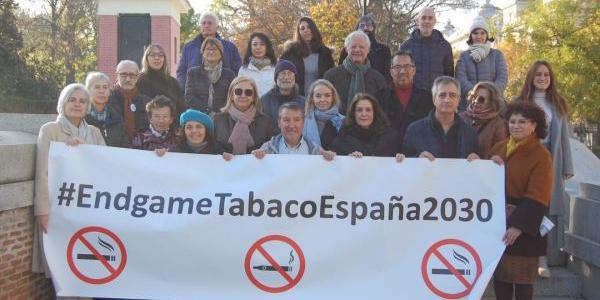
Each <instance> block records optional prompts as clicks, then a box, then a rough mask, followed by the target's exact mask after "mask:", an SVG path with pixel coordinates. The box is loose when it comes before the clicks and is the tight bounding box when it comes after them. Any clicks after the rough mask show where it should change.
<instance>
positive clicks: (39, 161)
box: [31, 116, 105, 277]
mask: <svg viewBox="0 0 600 300" xmlns="http://www.w3.org/2000/svg"><path fill="white" fill-rule="evenodd" d="M74 137H79V138H81V139H83V140H84V141H85V143H86V144H92V145H105V143H104V138H102V133H101V132H100V130H99V129H98V128H96V127H94V126H91V125H87V123H85V121H83V122H82V124H81V125H80V126H79V128H77V127H75V126H73V125H71V124H70V123H68V121H67V120H66V119H65V118H64V117H60V116H59V117H58V119H57V120H56V121H54V122H48V123H46V124H44V125H43V126H42V128H40V133H39V135H38V140H37V154H36V169H35V194H34V199H33V211H34V215H35V216H40V215H47V214H50V196H49V193H48V152H49V150H50V142H52V141H55V142H66V141H68V140H69V139H72V138H74ZM33 234H34V238H33V254H32V265H31V270H32V271H33V272H36V273H46V276H47V277H50V271H49V269H48V265H47V263H46V259H45V257H44V250H43V247H42V229H41V227H40V226H39V224H38V223H37V222H34V231H33Z"/></svg>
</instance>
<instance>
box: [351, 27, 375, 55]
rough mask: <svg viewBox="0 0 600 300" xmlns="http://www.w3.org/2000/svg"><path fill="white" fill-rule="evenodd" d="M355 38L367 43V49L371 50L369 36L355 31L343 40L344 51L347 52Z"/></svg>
mask: <svg viewBox="0 0 600 300" xmlns="http://www.w3.org/2000/svg"><path fill="white" fill-rule="evenodd" d="M357 37H361V38H363V39H364V40H365V41H366V42H367V45H368V48H371V40H369V36H368V35H367V34H366V33H364V32H362V31H360V30H356V31H352V32H350V34H349V35H348V36H347V37H346V39H344V47H345V48H346V51H348V48H349V47H350V43H352V40H353V39H355V38H357Z"/></svg>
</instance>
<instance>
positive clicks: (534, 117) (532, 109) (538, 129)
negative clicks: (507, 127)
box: [505, 101, 548, 139]
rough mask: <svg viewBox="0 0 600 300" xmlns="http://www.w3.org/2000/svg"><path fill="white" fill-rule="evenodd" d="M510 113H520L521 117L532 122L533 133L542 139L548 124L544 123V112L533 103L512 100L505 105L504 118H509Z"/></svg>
mask: <svg viewBox="0 0 600 300" xmlns="http://www.w3.org/2000/svg"><path fill="white" fill-rule="evenodd" d="M512 115H521V116H523V118H525V119H527V120H529V121H531V122H534V123H535V124H536V126H535V132H534V133H535V135H536V136H537V137H538V138H539V139H543V138H545V137H546V135H547V134H548V124H547V123H546V113H545V112H544V111H543V110H542V109H541V108H540V107H539V106H537V105H536V104H535V103H532V102H525V101H513V102H512V103H511V104H509V105H508V106H507V107H506V112H505V119H506V120H510V117H511V116H512Z"/></svg>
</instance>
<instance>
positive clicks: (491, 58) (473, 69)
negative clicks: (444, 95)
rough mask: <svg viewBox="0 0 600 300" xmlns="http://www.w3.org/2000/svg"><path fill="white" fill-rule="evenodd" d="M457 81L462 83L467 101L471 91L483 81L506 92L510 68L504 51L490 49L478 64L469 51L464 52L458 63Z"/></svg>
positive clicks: (462, 89) (461, 87)
mask: <svg viewBox="0 0 600 300" xmlns="http://www.w3.org/2000/svg"><path fill="white" fill-rule="evenodd" d="M456 79H457V80H458V82H460V90H461V93H462V97H463V99H466V98H467V94H468V93H469V91H470V90H471V89H473V87H474V86H475V84H477V83H478V82H481V81H491V82H493V83H494V84H495V85H496V86H497V87H498V89H500V91H502V92H504V89H505V88H506V83H507V82H508V67H507V65H506V60H505V59H504V54H502V51H499V50H496V49H490V53H489V54H488V56H487V57H486V58H485V59H484V60H482V61H481V62H479V63H476V62H475V60H473V58H472V57H471V55H470V52H469V50H466V51H463V52H462V53H461V54H460V57H459V58H458V62H456Z"/></svg>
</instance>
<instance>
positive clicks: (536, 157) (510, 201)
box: [488, 101, 552, 300]
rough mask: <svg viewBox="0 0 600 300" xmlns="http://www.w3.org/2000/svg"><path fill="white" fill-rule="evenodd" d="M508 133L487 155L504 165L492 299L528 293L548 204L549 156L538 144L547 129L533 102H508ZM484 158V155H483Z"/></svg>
mask: <svg viewBox="0 0 600 300" xmlns="http://www.w3.org/2000/svg"><path fill="white" fill-rule="evenodd" d="M506 117H507V119H508V131H509V132H510V137H509V138H508V139H506V140H504V141H502V142H500V143H498V144H496V145H495V146H494V147H493V148H492V149H491V150H490V154H489V156H491V159H492V160H493V161H494V162H496V163H498V164H500V165H502V164H504V165H505V173H504V174H505V183H506V184H505V189H506V191H505V194H506V227H507V230H506V232H505V234H504V237H503V241H504V243H505V244H506V246H507V247H506V250H504V254H503V255H502V258H501V259H500V262H499V263H498V267H496V271H495V273H494V291H495V292H496V299H498V300H512V299H513V295H514V297H516V299H520V300H527V299H532V297H533V283H534V281H535V280H536V278H537V276H538V259H539V257H540V256H544V255H545V254H546V242H547V241H546V236H542V235H541V234H540V224H541V222H542V219H543V217H544V212H545V211H546V209H547V208H548V206H549V205H550V202H551V201H550V199H551V197H550V195H551V194H550V192H551V190H552V157H551V156H550V152H549V151H548V150H547V149H546V147H544V145H543V144H542V143H541V142H540V139H543V138H544V137H545V136H546V135H547V133H548V125H547V124H546V120H545V119H546V118H545V115H544V111H543V110H542V109H540V108H539V107H537V106H536V105H535V104H533V103H526V102H519V101H517V102H513V103H511V104H510V105H508V107H507V109H506ZM489 156H488V157H489Z"/></svg>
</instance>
